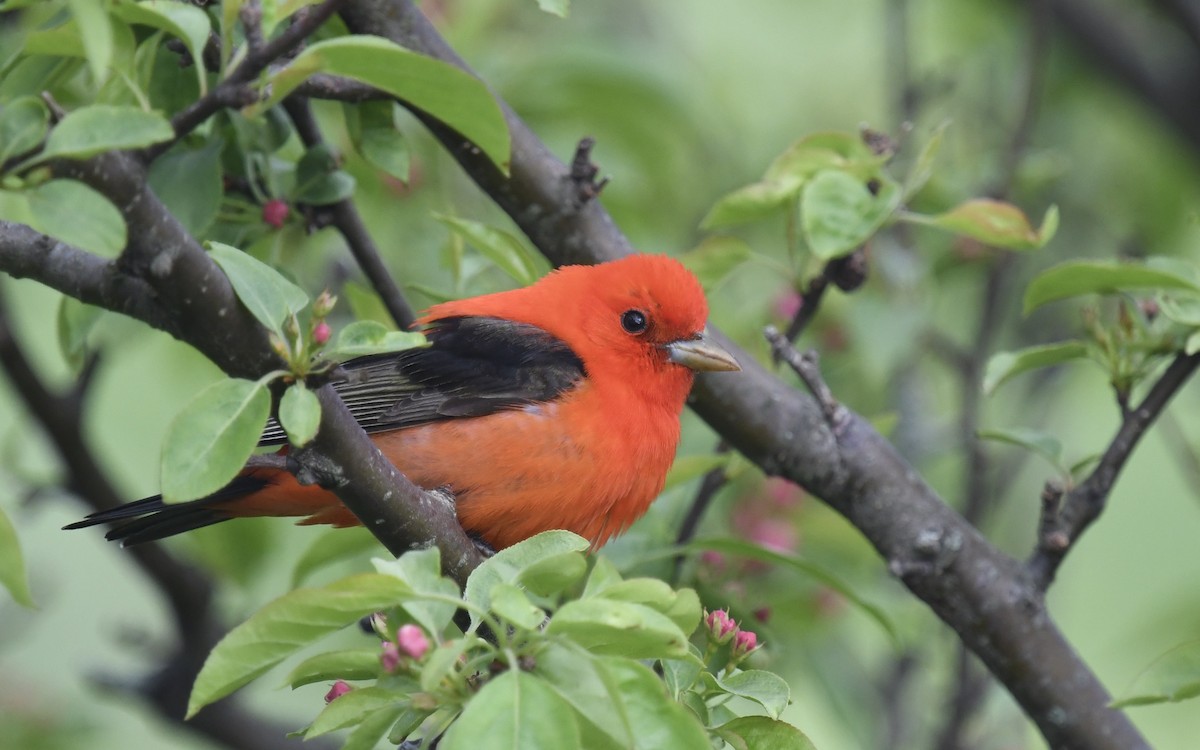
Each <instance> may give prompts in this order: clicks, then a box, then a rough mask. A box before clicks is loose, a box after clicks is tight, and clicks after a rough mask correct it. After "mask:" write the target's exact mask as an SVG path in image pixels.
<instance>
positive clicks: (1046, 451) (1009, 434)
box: [978, 427, 1071, 477]
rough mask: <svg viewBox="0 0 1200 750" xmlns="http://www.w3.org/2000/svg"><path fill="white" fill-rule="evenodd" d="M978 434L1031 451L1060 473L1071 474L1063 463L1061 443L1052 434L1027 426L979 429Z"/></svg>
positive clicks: (985, 438)
mask: <svg viewBox="0 0 1200 750" xmlns="http://www.w3.org/2000/svg"><path fill="white" fill-rule="evenodd" d="M978 434H979V437H980V439H982V440H996V441H999V442H1001V443H1008V444H1010V445H1017V446H1020V447H1022V448H1024V449H1025V450H1028V451H1032V452H1033V453H1036V454H1037V455H1039V456H1041V457H1042V458H1044V459H1046V460H1047V461H1049V462H1050V464H1051V465H1052V466H1054V468H1055V469H1057V470H1058V472H1059V473H1060V474H1062V475H1064V476H1066V477H1070V475H1071V472H1070V470H1069V469H1068V468H1067V467H1066V466H1065V465H1063V458H1062V443H1061V442H1059V440H1058V438H1056V437H1054V436H1053V435H1050V434H1048V433H1045V432H1042V431H1041V430H1035V429H1032V428H1029V427H1011V428H1008V429H997V430H980V431H979V433H978Z"/></svg>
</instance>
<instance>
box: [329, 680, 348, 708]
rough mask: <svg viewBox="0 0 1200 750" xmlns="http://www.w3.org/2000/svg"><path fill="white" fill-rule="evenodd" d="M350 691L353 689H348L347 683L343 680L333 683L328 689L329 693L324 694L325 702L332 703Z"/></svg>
mask: <svg viewBox="0 0 1200 750" xmlns="http://www.w3.org/2000/svg"><path fill="white" fill-rule="evenodd" d="M351 690H353V688H351V687H350V685H349V683H347V682H346V681H345V680H338V681H337V682H335V683H333V687H331V688H329V692H328V693H326V694H325V702H326V703H332V702H333V701H335V700H337V699H338V698H341V697H342V696H343V695H345V694H346V693H348V692H350V691H351Z"/></svg>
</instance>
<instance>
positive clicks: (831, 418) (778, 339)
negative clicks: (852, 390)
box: [763, 325, 848, 434]
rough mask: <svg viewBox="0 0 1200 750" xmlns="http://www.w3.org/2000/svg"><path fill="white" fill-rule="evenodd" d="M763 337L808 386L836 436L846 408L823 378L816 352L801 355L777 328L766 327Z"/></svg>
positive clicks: (775, 353) (844, 418) (844, 416)
mask: <svg viewBox="0 0 1200 750" xmlns="http://www.w3.org/2000/svg"><path fill="white" fill-rule="evenodd" d="M763 336H765V337H766V339H767V341H768V342H769V343H770V344H771V351H772V352H773V353H774V355H775V357H776V358H777V359H779V360H781V361H783V363H784V364H786V365H787V366H788V367H790V368H792V371H793V372H795V373H796V375H798V376H799V377H800V379H801V380H803V381H804V385H806V386H808V390H809V392H810V393H812V395H813V398H815V399H816V400H817V403H818V404H819V405H820V406H821V412H822V413H823V414H824V415H825V422H826V424H828V425H829V426H830V427H831V428H832V429H833V430H834V433H835V434H836V433H837V432H838V431H839V430H840V428H841V426H842V424H844V423H845V421H846V419H847V416H848V414H847V411H846V407H844V406H842V405H841V404H839V403H838V401H837V399H835V398H834V397H833V391H832V390H830V388H829V385H828V384H827V383H826V382H825V378H823V377H822V376H821V368H820V365H819V363H818V358H817V353H816V351H814V350H812V349H809V350H808V351H806V352H804V353H803V354H801V353H800V352H798V351H796V348H795V347H794V346H792V342H790V341H788V340H787V339H786V338H785V337H784V336H783V334H781V333H780V332H779V330H778V329H777V328H775V326H770V325H769V326H766V327H765V328H764V329H763Z"/></svg>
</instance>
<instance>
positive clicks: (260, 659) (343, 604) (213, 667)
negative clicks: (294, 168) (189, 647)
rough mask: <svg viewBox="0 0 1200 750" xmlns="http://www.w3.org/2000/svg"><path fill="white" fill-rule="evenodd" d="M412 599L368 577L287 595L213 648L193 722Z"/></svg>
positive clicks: (387, 579)
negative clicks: (347, 630)
mask: <svg viewBox="0 0 1200 750" xmlns="http://www.w3.org/2000/svg"><path fill="white" fill-rule="evenodd" d="M410 595H411V590H410V589H409V587H408V586H407V585H406V584H405V583H404V582H403V581H401V580H400V579H398V578H396V577H395V576H388V575H381V574H379V573H365V574H362V575H357V576H353V577H351V578H346V579H343V580H341V581H337V582H336V583H331V584H329V585H328V586H323V587H321V588H312V589H296V590H295V591H292V592H291V593H288V594H285V595H284V596H281V597H280V598H278V599H276V600H275V601H273V602H271V603H269V604H267V605H266V606H265V607H263V608H262V609H260V610H259V611H258V612H256V613H254V614H253V615H252V616H251V617H250V619H249V620H247V621H246V622H244V623H242V624H241V625H238V626H237V627H236V628H234V629H233V630H231V631H230V632H229V634H228V635H226V636H225V637H224V638H222V639H221V641H220V642H219V643H218V644H217V645H216V647H215V648H213V650H212V653H211V654H209V655H208V659H207V660H206V661H205V662H204V667H203V668H202V669H201V670H200V674H199V675H198V676H197V677H196V684H195V686H193V687H192V696H191V698H190V699H189V701H188V710H187V718H191V717H192V716H194V715H195V714H196V712H197V711H199V710H200V709H201V708H203V707H204V706H207V705H208V704H210V703H212V702H213V701H216V700H220V699H221V698H224V697H225V696H226V695H229V694H230V693H232V692H233V691H234V690H237V689H238V688H240V687H242V686H243V685H245V684H247V683H249V682H250V681H251V680H254V679H255V678H257V677H259V676H260V675H262V674H263V673H264V672H266V671H267V670H268V669H270V668H271V667H273V666H275V665H276V664H278V663H279V662H281V661H283V660H284V659H286V658H287V657H288V656H291V655H292V654H294V653H296V652H297V651H299V650H300V649H302V648H304V647H305V646H307V645H308V644H310V643H312V642H313V641H316V640H317V639H318V638H321V637H322V636H325V635H328V634H329V633H332V632H334V631H336V630H340V629H342V628H344V627H346V626H347V625H350V624H351V623H354V622H356V621H357V620H358V619H359V618H360V617H363V616H364V615H368V614H371V613H372V612H378V611H380V610H384V609H387V608H389V607H393V606H395V605H396V604H397V603H399V602H402V601H404V600H405V599H406V598H407V597H408V596H410ZM343 697H344V696H343ZM339 700H340V699H339Z"/></svg>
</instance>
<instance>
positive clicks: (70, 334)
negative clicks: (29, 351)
mask: <svg viewBox="0 0 1200 750" xmlns="http://www.w3.org/2000/svg"><path fill="white" fill-rule="evenodd" d="M105 312H106V311H105V310H104V309H103V308H99V307H95V306H94V305H85V304H84V303H82V302H80V301H79V300H77V299H75V298H74V297H69V296H67V295H65V294H64V295H63V298H62V302H61V303H59V306H58V326H57V328H58V347H59V349H60V350H61V351H62V355H63V359H64V360H66V361H67V364H68V365H70V366H71V368H72V369H73V370H76V371H78V370H79V368H80V367H82V366H83V362H84V357H85V355H86V354H87V341H88V335H89V334H90V333H91V332H92V329H93V328H95V327H96V322H97V321H98V320H100V318H101V317H102V316H103V315H104V313H105Z"/></svg>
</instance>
